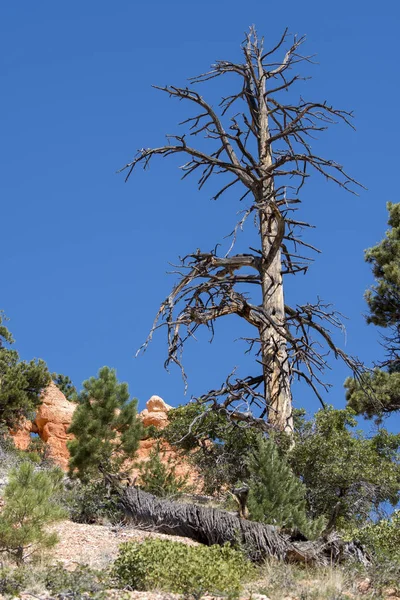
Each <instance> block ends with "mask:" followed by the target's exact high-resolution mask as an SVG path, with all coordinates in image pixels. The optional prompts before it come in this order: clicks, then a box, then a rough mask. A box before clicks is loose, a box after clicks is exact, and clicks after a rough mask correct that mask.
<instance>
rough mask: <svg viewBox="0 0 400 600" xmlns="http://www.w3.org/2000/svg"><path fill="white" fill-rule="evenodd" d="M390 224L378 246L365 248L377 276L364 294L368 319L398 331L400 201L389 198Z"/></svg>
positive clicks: (399, 321) (366, 258) (399, 300)
mask: <svg viewBox="0 0 400 600" xmlns="http://www.w3.org/2000/svg"><path fill="white" fill-rule="evenodd" d="M387 209H388V211H389V221H388V225H389V226H390V228H391V229H389V230H388V231H387V232H386V235H385V238H384V239H383V240H382V241H381V242H379V243H378V244H377V245H376V246H373V247H372V248H369V249H368V250H366V252H365V260H366V261H367V262H368V263H369V264H370V265H372V273H373V275H374V277H375V279H376V285H373V286H372V287H371V289H370V290H368V291H367V292H366V294H365V298H366V300H367V303H368V307H369V310H370V314H369V316H368V317H367V321H368V323H373V324H374V325H379V326H380V327H390V328H393V330H394V332H395V333H396V334H397V335H398V334H399V332H400V330H399V327H400V203H399V204H392V203H391V202H388V204H387Z"/></svg>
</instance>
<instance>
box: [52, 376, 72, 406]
mask: <svg viewBox="0 0 400 600" xmlns="http://www.w3.org/2000/svg"><path fill="white" fill-rule="evenodd" d="M51 378H52V380H53V381H54V383H55V384H56V386H57V387H58V388H59V389H60V390H61V391H62V393H63V394H64V396H65V397H66V399H67V400H69V401H70V402H76V401H77V400H78V392H77V390H76V387H75V386H74V384H73V383H72V381H71V379H70V378H69V377H68V375H62V374H61V373H52V374H51Z"/></svg>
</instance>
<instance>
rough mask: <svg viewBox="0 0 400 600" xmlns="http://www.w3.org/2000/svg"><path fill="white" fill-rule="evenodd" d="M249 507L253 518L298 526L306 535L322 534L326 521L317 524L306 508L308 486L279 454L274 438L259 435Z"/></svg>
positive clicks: (251, 463)
mask: <svg viewBox="0 0 400 600" xmlns="http://www.w3.org/2000/svg"><path fill="white" fill-rule="evenodd" d="M249 469H250V474H251V476H250V491H249V498H248V509H249V513H250V518H251V519H253V520H254V521H261V522H263V523H269V524H275V525H279V526H281V527H285V528H289V529H298V530H299V531H301V532H302V533H303V534H304V535H306V536H307V537H313V536H314V535H315V534H317V533H320V532H321V530H322V527H323V523H324V521H323V520H322V519H317V520H316V521H315V522H314V523H313V522H312V521H311V520H310V519H309V518H308V516H307V510H306V487H305V485H304V484H303V483H302V482H301V481H300V479H299V478H298V477H296V476H295V475H294V473H293V471H292V470H291V468H290V467H289V465H288V463H287V462H286V460H285V459H284V458H283V457H281V456H280V455H279V452H278V449H277V446H276V443H275V442H274V441H273V440H272V439H266V438H261V437H260V438H259V440H258V444H257V446H256V448H255V449H254V450H253V452H252V453H251V454H250V457H249Z"/></svg>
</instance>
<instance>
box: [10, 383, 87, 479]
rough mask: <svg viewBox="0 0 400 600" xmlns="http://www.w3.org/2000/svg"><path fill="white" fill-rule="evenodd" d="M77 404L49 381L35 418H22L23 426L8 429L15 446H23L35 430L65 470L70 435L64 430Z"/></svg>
mask: <svg viewBox="0 0 400 600" xmlns="http://www.w3.org/2000/svg"><path fill="white" fill-rule="evenodd" d="M76 406H77V405H76V404H74V403H73V402H69V401H68V400H67V399H66V397H65V396H64V394H63V393H62V391H61V390H60V389H59V388H58V387H57V386H56V384H55V383H53V382H51V383H50V384H49V386H48V387H47V388H46V389H45V390H44V392H43V394H42V403H41V405H40V406H39V408H38V411H37V413H36V417H35V419H34V421H33V422H30V421H25V422H24V423H23V425H22V428H20V429H19V430H18V431H16V432H11V435H12V436H13V437H14V443H15V445H16V446H17V448H20V449H21V450H26V448H27V447H28V445H29V443H30V441H31V439H32V438H31V433H37V434H39V437H40V438H41V439H42V440H43V441H44V442H46V444H47V446H48V449H49V454H50V456H51V458H52V459H53V460H54V462H55V463H56V464H58V465H59V466H60V467H61V468H62V469H63V470H64V471H66V470H67V469H68V459H69V453H68V449H67V441H68V440H71V439H72V436H71V435H70V434H68V433H67V430H68V428H69V426H70V425H71V421H72V415H73V414H74V411H75V409H76Z"/></svg>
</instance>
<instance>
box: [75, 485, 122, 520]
mask: <svg viewBox="0 0 400 600" xmlns="http://www.w3.org/2000/svg"><path fill="white" fill-rule="evenodd" d="M64 505H65V508H66V510H67V511H68V513H69V518H70V519H71V521H74V522H75V523H88V524H93V523H104V522H108V523H119V522H120V521H122V520H123V518H124V515H123V513H122V511H121V510H120V509H119V508H118V506H117V503H116V501H115V500H114V499H113V497H112V495H110V494H109V493H108V492H107V489H106V487H105V486H104V485H103V483H102V482H91V483H81V482H80V481H78V480H75V481H73V482H71V483H70V485H69V486H68V489H67V491H66V494H65V498H64Z"/></svg>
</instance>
